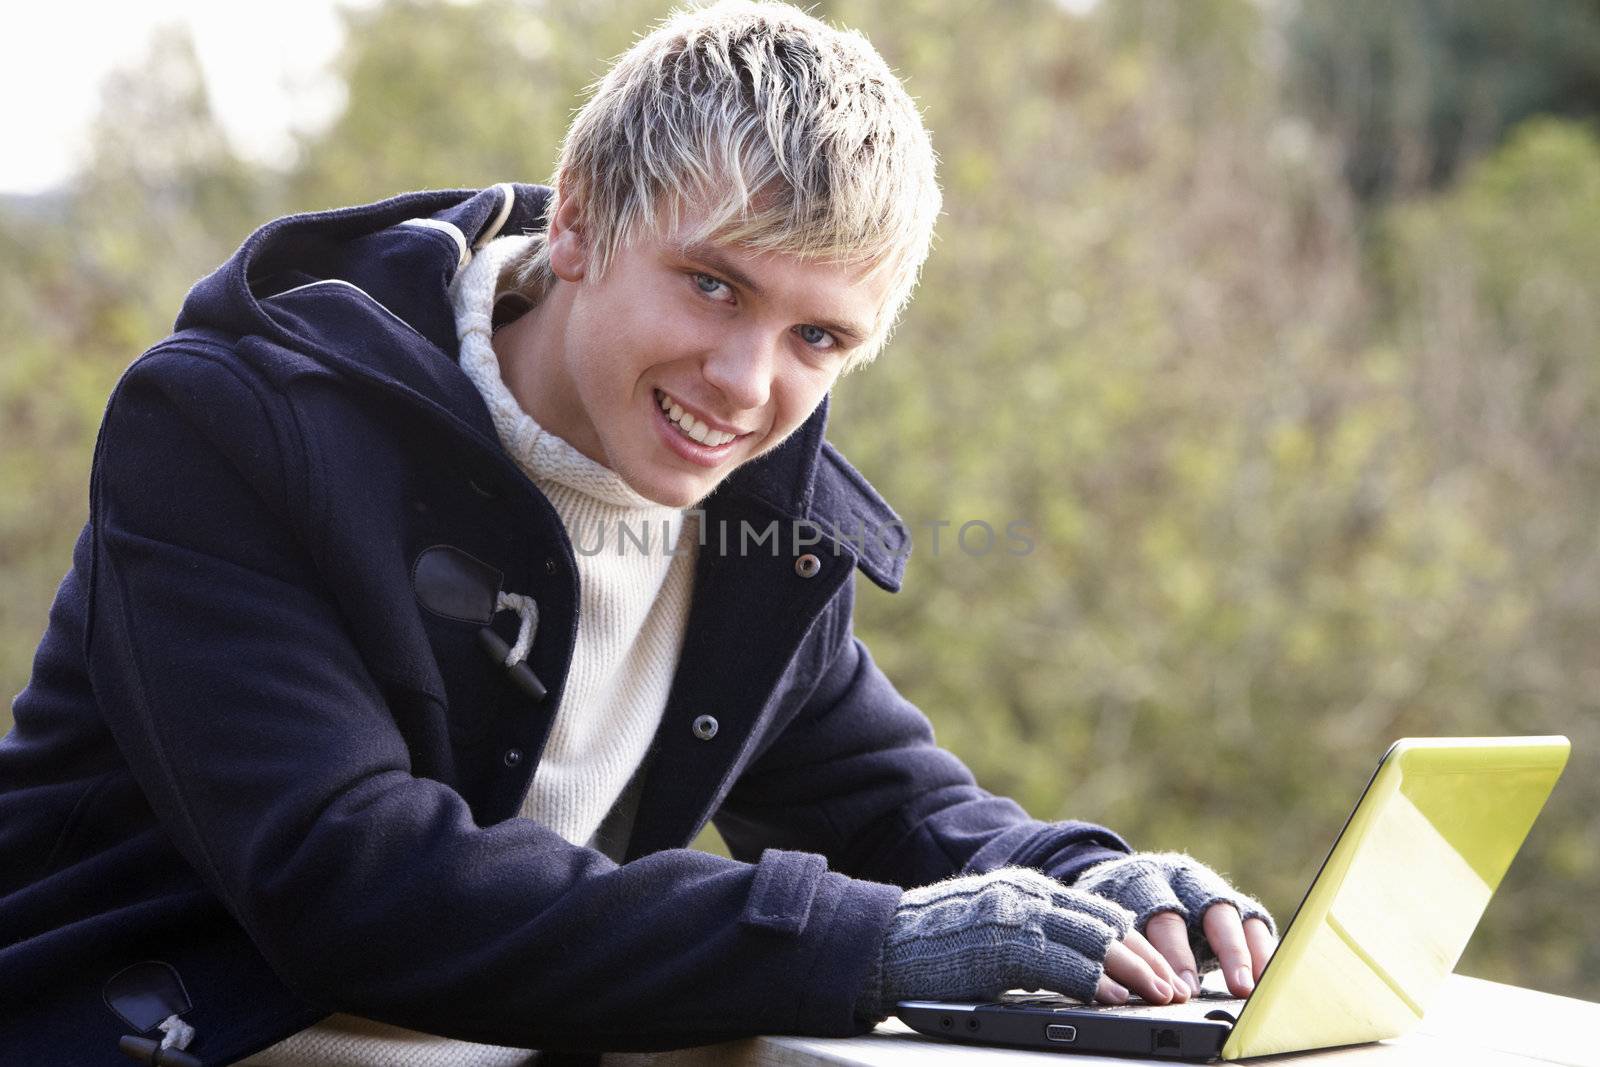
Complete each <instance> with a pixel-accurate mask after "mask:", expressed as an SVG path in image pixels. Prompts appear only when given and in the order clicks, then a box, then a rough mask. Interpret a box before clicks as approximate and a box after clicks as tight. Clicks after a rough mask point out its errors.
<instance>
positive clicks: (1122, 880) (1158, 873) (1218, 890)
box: [1073, 852, 1278, 973]
mask: <svg viewBox="0 0 1600 1067" xmlns="http://www.w3.org/2000/svg"><path fill="white" fill-rule="evenodd" d="M1073 885H1074V886H1076V887H1077V888H1078V889H1082V890H1085V891H1087V892H1090V893H1094V894H1096V895H1097V896H1102V897H1105V898H1106V899H1107V900H1113V901H1116V902H1117V903H1118V904H1121V905H1122V906H1123V907H1124V908H1127V909H1128V910H1129V911H1131V912H1133V916H1134V919H1133V928H1134V929H1135V930H1138V931H1140V932H1143V931H1144V926H1145V923H1147V922H1149V921H1150V917H1151V916H1153V915H1156V914H1158V913H1160V912H1163V911H1174V912H1177V913H1178V915H1179V916H1180V917H1181V918H1182V919H1183V921H1184V925H1185V926H1187V927H1188V930H1189V947H1190V948H1191V949H1192V950H1193V951H1194V958H1195V962H1196V963H1198V964H1199V965H1200V970H1201V972H1202V973H1203V972H1205V971H1208V970H1211V969H1212V968H1214V967H1216V965H1217V957H1216V953H1214V952H1212V951H1211V946H1210V944H1209V943H1207V941H1206V937H1205V932H1204V930H1202V929H1201V925H1200V922H1201V917H1202V916H1203V915H1205V913H1206V909H1207V908H1209V907H1211V905H1213V904H1232V905H1233V906H1234V907H1235V908H1238V909H1239V916H1240V918H1243V919H1260V920H1261V921H1263V922H1265V923H1266V924H1267V928H1268V929H1269V930H1271V931H1272V933H1273V935H1274V936H1276V935H1277V932H1278V931H1277V927H1276V925H1275V924H1274V923H1273V921H1272V916H1271V915H1269V914H1267V909H1266V908H1264V907H1262V906H1261V904H1260V902H1259V901H1256V900H1253V899H1252V898H1250V897H1247V896H1245V895H1244V894H1243V893H1240V892H1239V891H1238V890H1236V889H1234V888H1233V887H1232V886H1230V885H1229V884H1228V883H1227V882H1226V881H1224V880H1223V878H1222V876H1221V875H1219V874H1218V873H1217V872H1216V871H1213V870H1212V869H1211V868H1210V867H1207V866H1206V865H1205V864H1203V863H1201V862H1200V861H1199V860H1197V859H1195V858H1194V857H1192V856H1186V855H1184V854H1183V853H1181V852H1136V853H1134V854H1133V855H1131V856H1127V857H1125V858H1123V859H1115V860H1107V861H1106V862H1105V863H1101V864H1097V865H1095V866H1093V867H1090V868H1089V869H1088V870H1086V871H1084V872H1083V873H1082V874H1081V875H1079V876H1078V879H1077V881H1075V882H1074V883H1073Z"/></svg>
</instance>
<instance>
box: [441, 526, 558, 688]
mask: <svg viewBox="0 0 1600 1067" xmlns="http://www.w3.org/2000/svg"><path fill="white" fill-rule="evenodd" d="M503 578H504V575H503V574H502V573H501V572H500V571H499V570H498V569H497V568H495V567H491V566H490V565H489V564H487V563H485V562H483V561H482V560H480V559H476V558H474V557H472V556H470V555H468V554H467V553H465V552H463V551H461V549H459V548H455V547H453V546H451V545H434V546H433V547H432V548H429V549H426V550H425V551H423V552H422V554H421V555H419V556H418V557H417V560H416V562H415V563H414V564H413V565H412V567H411V581H412V585H413V586H414V587H415V588H416V591H417V599H418V600H420V601H421V602H422V606H423V607H425V608H427V609H428V610H429V611H431V612H433V613H435V614H437V615H443V616H445V617H446V618H450V619H460V620H462V621H463V622H482V623H488V622H490V621H492V620H493V619H494V617H495V616H496V615H497V614H499V613H500V612H502V611H515V612H516V613H517V615H518V617H519V619H520V620H521V623H520V626H519V628H518V631H517V643H516V645H515V647H513V646H511V645H508V644H506V643H505V641H504V640H503V639H502V638H501V637H500V635H499V634H497V633H495V632H494V630H493V628H491V627H489V626H484V627H483V628H482V629H480V630H479V631H478V644H479V645H480V646H481V647H482V648H483V650H484V651H485V652H487V653H488V654H489V658H490V659H492V660H494V661H495V662H496V663H498V664H500V665H501V666H502V667H504V668H505V669H506V672H507V673H508V674H510V675H511V681H512V683H513V684H514V685H515V686H516V687H517V688H518V689H520V690H521V691H522V692H523V693H524V694H526V695H527V696H528V697H529V698H531V699H533V700H543V699H544V698H545V694H546V689H545V687H544V683H543V682H541V681H539V676H538V675H536V674H534V673H533V670H532V668H530V667H529V666H528V664H527V662H526V660H527V658H528V652H529V651H530V650H531V649H532V647H533V635H534V633H535V632H536V631H537V630H538V627H539V606H538V605H537V604H535V603H534V600H533V598H532V597H530V596H524V595H522V594H520V593H506V592H503V591H502V590H501V589H500V582H501V580H502V579H503Z"/></svg>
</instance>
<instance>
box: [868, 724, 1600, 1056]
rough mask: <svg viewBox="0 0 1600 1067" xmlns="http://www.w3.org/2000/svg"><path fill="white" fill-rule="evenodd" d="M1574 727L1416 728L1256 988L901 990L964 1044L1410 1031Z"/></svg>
mask: <svg viewBox="0 0 1600 1067" xmlns="http://www.w3.org/2000/svg"><path fill="white" fill-rule="evenodd" d="M1570 750H1571V744H1570V742H1569V741H1568V740H1567V739H1566V738H1565V737H1464V738H1404V739H1402V740H1399V741H1396V742H1395V743H1394V745H1393V746H1391V747H1390V749H1389V751H1388V752H1387V753H1385V754H1384V757H1383V759H1382V760H1380V761H1379V763H1378V769H1377V770H1376V771H1375V772H1374V773H1373V776H1372V779H1371V780H1370V781H1369V782H1368V783H1367V787H1366V789H1365V791H1363V793H1362V794H1361V799H1360V800H1359V801H1358V802H1357V804H1356V807H1355V810H1354V811H1353V812H1351V814H1350V818H1349V819H1348V820H1346V822H1345V826H1344V829H1343V830H1342V831H1341V832H1340V834H1339V837H1338V839H1337V840H1336V841H1335V842H1334V844H1333V848H1332V849H1331V850H1330V851H1329V853H1328V857H1327V859H1326V860H1324V861H1323V864H1322V868H1321V870H1319V871H1318V872H1317V876H1316V878H1315V879H1314V880H1313V881H1312V883H1311V888H1310V889H1308V890H1307V891H1306V895H1305V898H1304V899H1303V900H1302V901H1301V903H1300V907H1299V908H1298V909H1297V910H1296V912H1295V915H1294V918H1293V919H1292V920H1291V921H1290V923H1289V925H1288V926H1287V927H1286V928H1284V930H1283V931H1282V933H1283V937H1282V940H1281V942H1280V943H1279V945H1278V949H1277V952H1276V953H1275V954H1274V955H1273V957H1272V959H1271V960H1270V961H1269V962H1268V964H1267V968H1266V970H1265V971H1264V972H1263V974H1262V976H1261V981H1260V982H1259V983H1257V985H1256V988H1255V991H1254V992H1253V993H1251V995H1250V996H1249V997H1248V998H1245V999H1234V998H1229V997H1226V996H1219V995H1218V994H1216V993H1207V994H1203V995H1202V996H1201V997H1196V998H1191V999H1190V1000H1189V1001H1188V1002H1187V1003H1185V1004H1169V1005H1147V1004H1142V1003H1141V1002H1139V1001H1138V1000H1134V1001H1132V1002H1131V1003H1130V1004H1127V1005H1115V1006H1112V1005H1093V1004H1082V1003H1080V1002H1078V1001H1074V1000H1070V999H1068V998H1065V997H1060V996H1056V995H1054V994H1049V993H1043V994H1039V993H1032V994H1027V993H1010V994H1007V995H1006V996H1004V997H1001V998H1000V999H999V1000H995V1001H989V1002H954V1001H923V1000H908V1001H902V1002H901V1003H900V1004H899V1005H898V1006H897V1008H896V1012H895V1013H896V1014H897V1015H898V1016H899V1017H900V1019H901V1020H902V1021H903V1022H904V1023H905V1024H906V1025H907V1026H909V1027H911V1028H912V1029H913V1030H916V1031H918V1032H920V1033H924V1034H932V1035H935V1036H938V1037H944V1038H950V1039H953V1040H957V1041H967V1042H976V1043H980V1044H989V1045H1013V1046H1022V1047H1026V1048H1035V1049H1053V1050H1056V1051H1063V1052H1099V1053H1111V1054H1120V1055H1138V1056H1146V1057H1156V1058H1171V1059H1183V1060H1210V1059H1215V1058H1218V1057H1220V1058H1221V1059H1224V1060H1236V1059H1244V1058H1247V1057H1251V1056H1266V1055H1272V1054H1275V1053H1280V1052H1299V1051H1303V1050H1305V1049H1318V1048H1332V1047H1334V1046H1337V1045H1354V1044H1360V1043H1363V1042H1368V1041H1378V1040H1381V1039H1383V1038H1388V1037H1397V1036H1399V1035H1400V1034H1402V1033H1404V1032H1405V1031H1406V1030H1408V1029H1410V1028H1411V1027H1412V1026H1413V1025H1414V1024H1415V1023H1417V1021H1418V1020H1420V1019H1421V1018H1422V1014H1423V1011H1424V1010H1425V1009H1426V1007H1427V1005H1428V1002H1429V1000H1430V999H1432V997H1433V995H1434V993H1435V992H1436V991H1437V990H1438V988H1439V986H1440V984H1441V983H1442V982H1443V981H1444V979H1445V977H1446V976H1447V975H1449V973H1450V972H1451V970H1452V969H1454V967H1455V965H1456V961H1457V960H1459V959H1460V958H1461V953H1462V951H1463V950H1465V949H1466V947H1467V941H1468V939H1469V938H1471V936H1472V932H1473V931H1474V930H1475V929H1476V928H1477V925H1478V920H1479V919H1480V918H1482V916H1483V911H1484V909H1485V908H1486V907H1488V904H1489V898H1490V897H1491V896H1493V894H1494V891H1495V889H1496V888H1498V886H1499V885H1500V880H1501V878H1502V877H1503V876H1504V875H1505V872H1506V868H1507V867H1509V866H1510V865H1511V860H1512V857H1514V856H1515V855H1516V854H1517V850H1518V849H1519V848H1521V847H1522V842H1523V839H1524V838H1526V837H1527V835H1528V831H1529V829H1531V828H1532V826H1533V821H1534V819H1535V818H1537V817H1538V814H1539V811H1540V809H1541V808H1543V807H1544V803H1545V800H1546V798H1548V797H1549V795H1550V791H1551V789H1552V788H1554V787H1555V783H1556V779H1557V778H1558V777H1560V775H1561V771H1562V768H1563V767H1565V766H1566V762H1567V755H1568V753H1569V751H1570Z"/></svg>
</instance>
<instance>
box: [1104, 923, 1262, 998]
mask: <svg viewBox="0 0 1600 1067" xmlns="http://www.w3.org/2000/svg"><path fill="white" fill-rule="evenodd" d="M1128 936H1129V937H1130V938H1133V937H1139V935H1138V934H1134V933H1130V934H1128ZM1240 936H1241V937H1242V936H1243V935H1242V934H1241V935H1240ZM1139 940H1140V941H1144V938H1142V937H1139ZM1145 947H1146V948H1149V943H1148V942H1145ZM1151 951H1152V952H1154V950H1151ZM1105 968H1106V975H1108V976H1109V977H1110V978H1111V979H1113V980H1114V981H1115V982H1117V983H1119V984H1120V985H1122V986H1123V987H1125V988H1126V989H1127V990H1128V991H1129V992H1133V993H1137V994H1138V995H1139V996H1141V997H1143V998H1144V999H1145V1000H1147V1001H1149V1002H1150V1003H1152V1004H1166V1003H1167V1002H1169V1001H1170V1000H1172V997H1173V986H1174V985H1175V984H1176V983H1175V981H1172V982H1169V981H1166V980H1164V979H1162V978H1160V977H1158V976H1157V974H1156V970H1155V968H1154V967H1152V966H1151V965H1150V963H1149V962H1148V961H1147V960H1146V959H1145V958H1144V957H1143V956H1142V955H1140V954H1139V953H1138V952H1136V951H1134V949H1132V948H1130V947H1129V946H1128V944H1127V943H1126V942H1125V941H1115V942H1112V944H1111V947H1110V948H1109V949H1107V950H1106V963H1105ZM1167 973H1169V974H1170V973H1171V971H1170V969H1168V971H1167ZM1110 1003H1113V1004H1118V1003H1121V1001H1116V1000H1113V1001H1110Z"/></svg>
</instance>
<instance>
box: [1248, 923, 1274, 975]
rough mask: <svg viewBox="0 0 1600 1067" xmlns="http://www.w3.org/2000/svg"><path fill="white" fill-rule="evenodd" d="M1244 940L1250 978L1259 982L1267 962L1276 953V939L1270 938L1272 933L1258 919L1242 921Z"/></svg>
mask: <svg viewBox="0 0 1600 1067" xmlns="http://www.w3.org/2000/svg"><path fill="white" fill-rule="evenodd" d="M1244 939H1245V943H1246V944H1248V945H1249V946H1250V961H1251V977H1252V978H1254V979H1255V980H1256V981H1258V982H1259V981H1261V972H1262V971H1264V970H1266V967H1267V960H1269V959H1271V958H1272V954H1273V952H1275V951H1277V948H1278V939H1277V938H1275V937H1273V936H1272V931H1271V930H1269V929H1268V928H1267V924H1266V923H1264V922H1262V921H1261V920H1260V919H1246V920H1245V921H1244Z"/></svg>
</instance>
